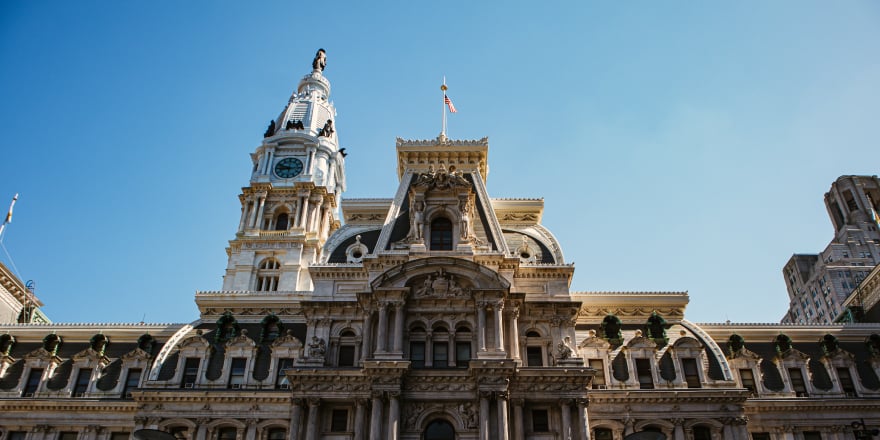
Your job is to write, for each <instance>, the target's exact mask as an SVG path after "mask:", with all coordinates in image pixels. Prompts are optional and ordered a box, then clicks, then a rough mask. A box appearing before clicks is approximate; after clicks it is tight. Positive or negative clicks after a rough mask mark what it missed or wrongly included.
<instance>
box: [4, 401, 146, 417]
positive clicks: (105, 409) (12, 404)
mask: <svg viewBox="0 0 880 440" xmlns="http://www.w3.org/2000/svg"><path fill="white" fill-rule="evenodd" d="M136 410H137V403H136V402H134V401H123V400H87V399H82V398H77V399H64V400H60V399H45V400H44V399H19V398H13V399H0V413H2V412H10V411H28V412H48V411H60V412H75V413H87V414H98V413H120V412H126V413H133V412H135V411H136Z"/></svg>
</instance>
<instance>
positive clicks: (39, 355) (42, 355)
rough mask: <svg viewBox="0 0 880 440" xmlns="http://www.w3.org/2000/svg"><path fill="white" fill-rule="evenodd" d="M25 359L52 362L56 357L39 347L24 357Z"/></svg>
mask: <svg viewBox="0 0 880 440" xmlns="http://www.w3.org/2000/svg"><path fill="white" fill-rule="evenodd" d="M24 358H25V359H40V360H52V359H56V356H55V355H53V354H52V353H49V352H48V351H47V350H46V349H45V348H43V347H40V348H38V349H36V350H34V351H32V352H30V353H28V354H26V355H24Z"/></svg>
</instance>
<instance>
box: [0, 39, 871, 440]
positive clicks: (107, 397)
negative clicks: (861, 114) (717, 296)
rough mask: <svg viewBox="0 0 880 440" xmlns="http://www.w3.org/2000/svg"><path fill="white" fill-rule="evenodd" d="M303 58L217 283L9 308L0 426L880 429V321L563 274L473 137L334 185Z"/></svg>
mask: <svg viewBox="0 0 880 440" xmlns="http://www.w3.org/2000/svg"><path fill="white" fill-rule="evenodd" d="M312 67H313V69H312V71H311V73H309V74H308V75H306V76H305V77H304V78H302V79H301V80H300V82H299V85H298V87H297V89H296V92H294V94H293V95H292V96H291V99H290V101H289V104H288V105H287V106H286V108H285V109H284V110H283V112H282V113H281V115H280V116H279V117H278V118H277V119H275V120H273V121H272V122H271V123H270V125H269V128H268V129H267V130H266V133H265V135H264V138H263V140H262V142H261V143H260V145H258V146H257V147H256V148H255V149H254V151H253V153H252V154H251V155H250V159H251V160H250V163H247V164H246V165H245V164H243V167H245V166H246V167H247V168H248V169H249V170H251V176H250V179H249V182H248V184H247V186H246V187H244V188H243V190H242V194H240V195H239V197H238V200H239V202H240V203H241V206H242V211H241V218H240V221H239V222H238V225H237V227H236V225H230V229H231V230H234V231H235V235H234V238H233V239H232V240H231V241H230V242H229V247H228V248H227V255H228V257H229V260H228V264H227V267H226V272H225V275H224V279H223V286H222V288H221V290H215V291H201V292H197V293H196V297H195V301H196V304H197V305H198V308H199V313H200V315H199V316H198V317H197V319H195V320H194V321H193V322H191V323H188V324H143V323H140V324H97V325H96V324H26V325H24V324H6V325H0V440H123V439H129V438H131V436H132V435H133V433H135V432H137V431H139V430H141V429H153V430H162V431H165V432H167V433H170V434H173V435H174V436H176V437H177V438H179V439H188V440H257V439H259V440H281V439H291V440H293V439H296V440H303V439H305V440H317V439H326V440H330V439H336V440H339V439H346V440H367V439H369V440H387V439H392V440H397V439H407V440H455V439H459V440H467V439H470V440H477V439H479V440H489V439H502V440H510V439H513V440H525V439H529V440H550V439H554V440H569V439H593V440H622V439H623V438H624V437H625V436H629V435H631V434H634V433H637V432H653V433H660V434H663V435H665V438H668V439H674V440H717V439H732V440H747V439H753V440H769V439H774V440H816V439H828V440H841V439H854V438H857V437H856V436H860V435H861V434H860V431H862V430H864V429H863V428H864V427H865V426H867V427H868V428H871V427H875V426H877V425H880V378H878V374H880V324H835V325H783V324H730V323H728V324H695V323H693V322H690V321H689V320H687V319H686V318H685V309H686V307H687V304H688V295H687V294H686V293H684V292H572V291H570V290H569V287H570V283H571V279H572V276H573V274H574V266H573V265H572V264H570V263H568V262H567V261H566V259H565V256H564V253H563V246H562V243H560V242H559V241H558V240H557V239H556V237H554V235H553V234H552V232H551V231H549V230H548V229H547V228H546V227H544V226H543V225H542V223H541V220H542V216H543V213H544V203H543V200H542V199H495V198H492V197H491V196H490V195H489V193H488V191H487V187H486V181H487V179H488V171H489V161H490V158H489V151H490V149H489V141H488V139H487V138H482V139H476V140H452V139H448V138H446V137H445V136H444V135H443V134H441V135H440V136H438V137H437V138H434V139H427V140H404V139H397V142H396V146H395V148H396V152H397V159H396V165H397V172H396V175H392V176H388V178H389V179H396V180H397V182H398V187H397V190H396V191H395V193H394V194H391V195H390V196H388V197H384V198H371V199H342V198H341V194H342V192H343V191H344V189H345V154H344V149H343V148H340V144H339V137H338V135H339V133H338V132H337V131H336V124H335V123H336V118H335V115H336V112H335V109H334V108H333V105H332V103H331V102H330V101H329V96H330V82H329V81H328V80H327V78H326V77H325V76H324V74H323V69H324V67H325V64H324V57H323V51H319V53H318V55H317V56H316V57H315V60H314V61H313V64H312ZM340 126H344V124H340ZM875 181H876V180H875ZM853 194H855V193H853ZM843 200H846V199H843ZM857 206H860V205H857ZM554 209H563V207H557V208H554ZM843 218H844V219H846V218H849V217H843ZM572 221H574V219H573V220H572ZM845 224H849V223H845ZM844 228H846V227H844ZM875 297H876V295H873V296H870V298H875ZM872 301H873V300H872ZM854 421H858V422H859V423H863V425H852V422H854ZM860 426H861V427H860ZM859 438H863V437H859Z"/></svg>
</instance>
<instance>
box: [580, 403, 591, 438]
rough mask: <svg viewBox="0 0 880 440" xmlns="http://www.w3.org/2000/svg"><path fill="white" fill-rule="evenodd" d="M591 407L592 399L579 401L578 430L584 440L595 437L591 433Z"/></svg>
mask: <svg viewBox="0 0 880 440" xmlns="http://www.w3.org/2000/svg"><path fill="white" fill-rule="evenodd" d="M589 405H590V399H577V415H578V421H577V423H578V430H579V431H580V432H581V438H582V439H583V440H590V438H591V437H592V436H593V435H592V433H591V432H590V416H589V414H590V413H589V408H588V406H589Z"/></svg>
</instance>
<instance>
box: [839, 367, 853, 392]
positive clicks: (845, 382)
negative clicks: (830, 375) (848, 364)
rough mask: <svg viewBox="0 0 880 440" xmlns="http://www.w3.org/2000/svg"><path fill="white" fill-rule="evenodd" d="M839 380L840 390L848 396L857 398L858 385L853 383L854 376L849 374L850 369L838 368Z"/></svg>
mask: <svg viewBox="0 0 880 440" xmlns="http://www.w3.org/2000/svg"><path fill="white" fill-rule="evenodd" d="M837 378H838V379H840V388H841V389H842V390H843V392H844V393H846V396H847V397H856V384H855V383H854V382H853V378H852V375H850V374H849V368H845V367H840V368H838V369H837Z"/></svg>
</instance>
